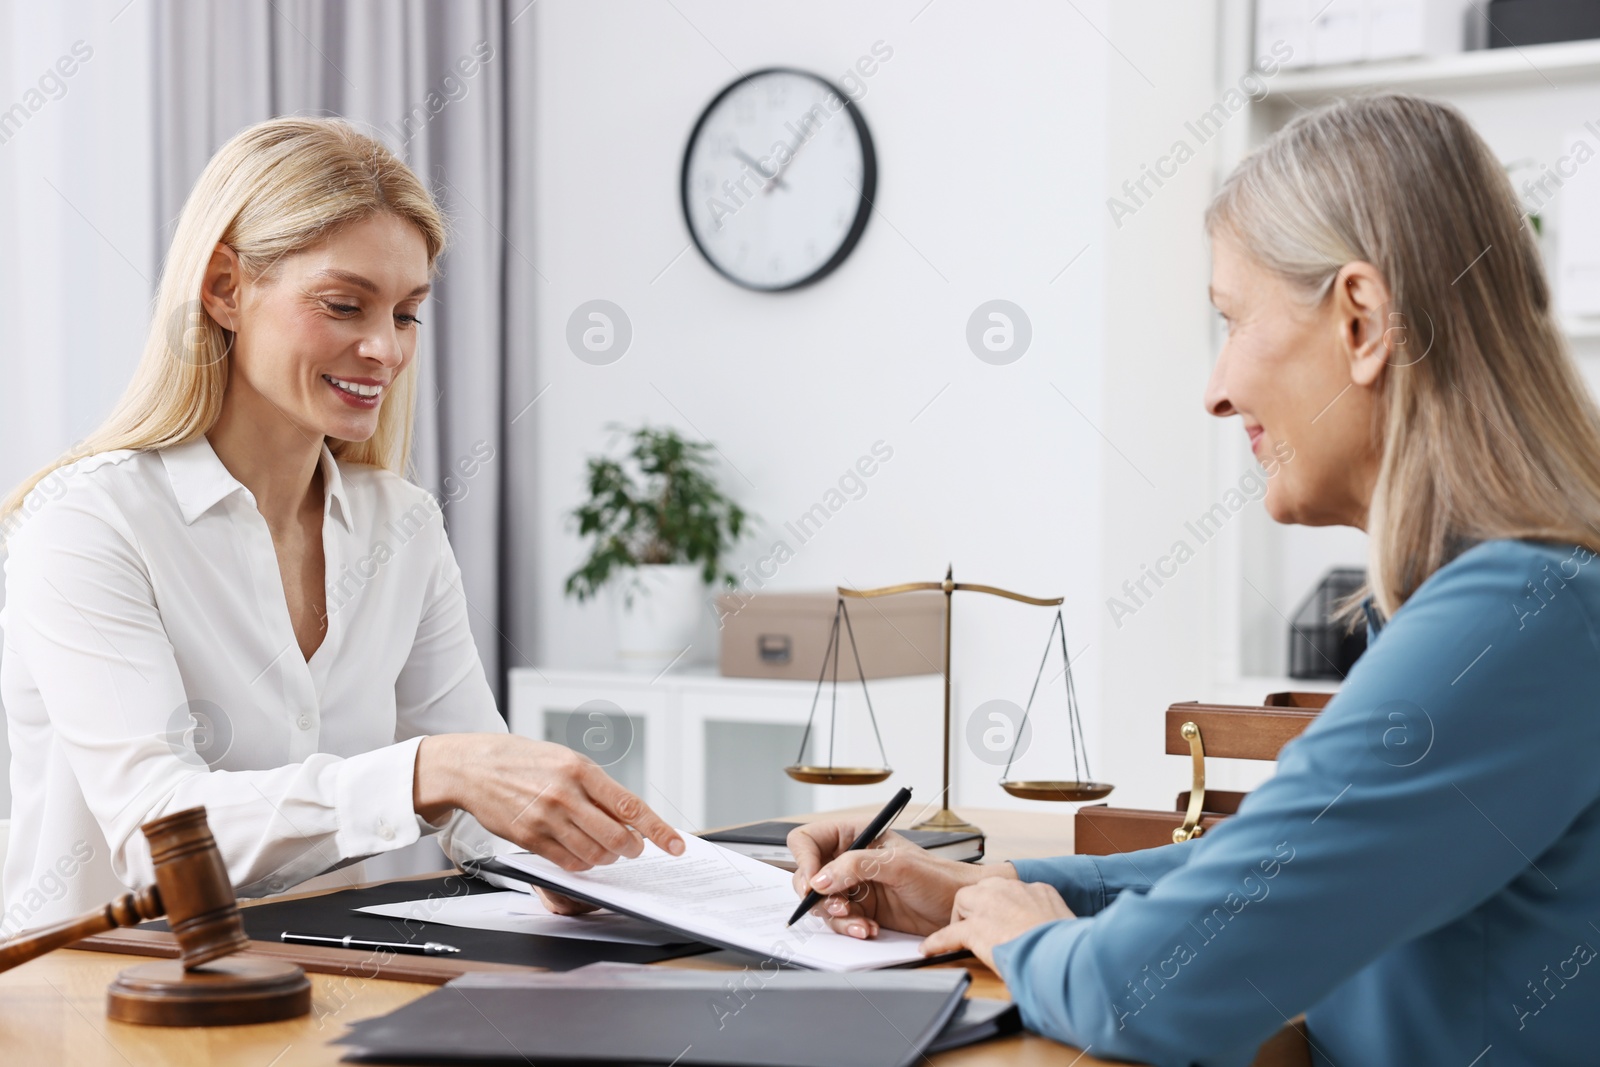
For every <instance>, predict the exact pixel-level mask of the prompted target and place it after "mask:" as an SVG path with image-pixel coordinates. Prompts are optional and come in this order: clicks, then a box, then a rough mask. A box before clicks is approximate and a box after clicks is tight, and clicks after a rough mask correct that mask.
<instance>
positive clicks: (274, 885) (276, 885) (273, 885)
mask: <svg viewBox="0 0 1600 1067" xmlns="http://www.w3.org/2000/svg"><path fill="white" fill-rule="evenodd" d="M267 888H268V889H270V890H272V891H273V892H274V893H281V892H283V883H282V882H269V883H267Z"/></svg>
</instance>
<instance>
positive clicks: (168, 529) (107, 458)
mask: <svg viewBox="0 0 1600 1067" xmlns="http://www.w3.org/2000/svg"><path fill="white" fill-rule="evenodd" d="M321 464H322V474H323V485H324V494H323V495H324V501H323V519H322V543H323V551H324V553H325V556H326V571H325V573H326V576H327V613H328V626H327V631H326V634H325V636H324V637H323V641H322V644H321V646H320V647H319V648H318V649H317V650H316V652H315V653H314V654H313V655H312V657H311V659H310V660H309V661H307V660H306V659H305V658H304V657H303V656H302V655H301V652H300V646H299V644H298V642H297V641H296V639H295V635H294V629H293V627H292V625H291V623H290V620H289V611H288V606H287V602H286V600H285V598H284V592H283V584H282V578H281V576H280V573H279V570H278V560H277V554H276V552H275V551H274V549H273V544H272V537H271V534H270V533H269V532H268V530H267V524H266V520H265V519H264V518H262V516H261V513H260V512H259V511H258V510H256V503H255V498H254V496H253V495H252V494H251V493H250V491H249V490H248V489H246V488H245V487H244V486H243V485H242V484H241V483H240V482H238V481H237V480H236V479H235V478H234V477H233V476H232V475H231V474H229V473H228V470H227V468H226V467H224V466H223V465H222V462H221V460H219V459H218V458H217V454H216V453H215V452H214V451H213V450H212V448H211V443H210V442H209V441H208V440H207V439H206V438H205V437H203V436H202V437H198V438H196V439H195V440H193V441H191V442H188V443H186V444H183V445H178V446H175V447H172V448H167V449H162V450H159V451H130V450H123V451H117V452H106V453H101V454H99V455H94V456H90V457H88V458H86V459H83V460H80V461H78V462H76V463H74V464H71V465H70V466H67V467H63V468H61V469H60V470H58V471H57V472H55V473H54V474H53V475H51V476H49V477H48V478H46V479H45V481H44V482H42V483H41V484H40V486H39V487H38V488H37V489H36V490H35V491H34V492H33V493H32V494H30V496H29V497H28V499H27V501H26V502H25V504H24V505H23V508H22V510H21V512H20V513H19V517H20V521H18V522H17V523H16V526H15V529H14V532H13V533H12V534H11V536H10V538H9V540H8V542H7V548H8V551H9V558H8V559H7V561H6V565H5V576H6V577H5V580H6V601H5V606H4V609H3V610H0V626H3V627H4V630H5V646H4V658H3V660H0V700H3V701H4V704H5V710H6V719H7V724H8V728H9V730H10V741H11V790H12V797H13V801H12V827H11V842H10V848H9V851H8V854H7V856H6V863H5V881H4V898H3V899H4V916H3V918H0V937H3V936H6V935H9V934H12V933H15V932H16V931H17V930H19V929H26V928H29V927H34V926H39V925H42V924H44V923H49V922H54V921H57V920H59V919H63V918H68V917H71V916H74V915H77V914H79V913H81V912H84V911H87V910H89V909H91V908H95V907H98V906H100V905H102V904H104V903H105V902H106V901H108V900H111V899H112V898H114V897H116V896H119V895H120V894H122V893H124V892H126V891H127V890H128V889H129V888H135V887H139V886H143V885H145V884H147V883H149V882H150V881H152V879H153V871H152V868H151V865H150V853H149V849H148V847H147V845H146V843H145V840H144V835H143V834H142V833H140V831H139V827H140V825H141V824H143V823H145V822H148V821H149V820H151V819H154V818H156V817H158V816H161V815H165V814H168V813H170V812H174V811H178V810H180V809H183V808H188V807H192V806H194V805H197V804H203V805H205V808H206V813H207V817H208V820H209V822H210V825H211V832H212V833H213V834H214V835H215V837H216V839H217V844H218V846H219V847H220V848H221V851H222V857H223V860H224V861H225V862H226V864H227V867H228V874H229V876H230V877H231V878H232V880H233V882H234V885H235V886H236V887H237V889H238V892H239V894H240V895H241V896H263V895H267V894H270V893H276V892H281V891H283V890H286V889H288V888H289V887H291V886H293V885H295V884H296V883H297V882H301V881H304V880H306V879H308V878H311V877H313V876H314V875H317V874H320V873H322V872H324V871H329V870H332V869H334V868H337V867H341V866H344V865H346V864H349V863H353V862H355V861H357V860H359V859H361V858H363V857H366V856H370V855H374V854H377V853H380V852H387V851H389V850H392V849H396V848H400V847H402V846H404V845H408V844H410V843H411V842H413V841H416V840H417V839H418V837H419V836H421V835H423V834H428V833H433V832H436V831H438V832H441V833H442V838H441V844H442V846H443V847H444V849H445V851H446V852H447V853H448V854H449V855H450V856H451V857H452V858H454V859H457V860H460V859H463V858H466V857H468V856H483V855H489V854H492V853H495V852H502V851H506V850H509V849H510V848H511V847H512V846H511V845H510V844H509V843H508V842H506V841H504V840H502V839H501V838H499V837H496V836H494V835H493V834H490V833H489V832H488V831H487V830H485V829H484V828H483V827H482V826H480V825H479V824H478V823H477V821H476V820H474V819H473V818H471V816H468V815H466V814H465V813H462V812H456V813H454V814H453V815H452V816H451V817H450V818H449V819H448V820H447V821H446V822H445V823H443V824H441V825H438V826H435V825H433V824H430V823H428V822H425V821H424V820H423V819H422V818H420V817H419V816H417V815H416V814H415V812H414V811H413V810H412V778H413V774H414V770H415V764H416V755H417V746H418V744H420V742H421V738H422V737H423V736H424V735H427V734H436V733H450V732H458V731H475V732H500V733H503V732H505V729H506V727H505V723H504V721H503V720H502V719H501V717H500V714H499V712H498V711H497V710H496V708H495V703H494V697H493V694H492V693H491V691H490V689H489V685H488V681H487V679H486V678H485V677H484V671H483V664H482V663H481V662H480V660H479V658H478V653H477V649H476V647H475V646H474V645H473V641H472V633H471V631H470V629H469V628H468V622H467V601H466V597H465V595H464V594H463V592H462V589H461V573H460V570H459V569H458V567H457V565H456V559H455V555H454V553H453V552H452V551H451V549H450V544H449V541H448V540H447V538H446V537H445V532H444V523H443V519H442V515H441V513H440V510H439V507H438V503H437V501H436V499H435V498H434V497H433V496H432V495H431V494H429V493H427V492H426V491H424V490H423V489H420V488H418V487H417V486H415V485H413V484H411V483H410V482H407V481H406V480H404V479H403V478H400V477H399V476H397V475H395V474H392V473H390V472H388V471H384V470H380V469H377V468H373V467H366V466H361V465H357V464H345V465H341V464H340V463H338V462H337V461H336V460H335V459H334V457H333V454H332V452H330V451H329V450H328V448H327V447H326V445H325V446H324V447H323V450H322V459H321ZM13 521H16V520H13Z"/></svg>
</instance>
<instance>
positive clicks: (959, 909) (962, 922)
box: [922, 879, 1076, 971]
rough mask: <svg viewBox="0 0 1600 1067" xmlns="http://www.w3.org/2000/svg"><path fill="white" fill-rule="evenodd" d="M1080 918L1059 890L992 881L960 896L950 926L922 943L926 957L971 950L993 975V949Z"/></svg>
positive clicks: (1036, 884) (961, 891)
mask: <svg viewBox="0 0 1600 1067" xmlns="http://www.w3.org/2000/svg"><path fill="white" fill-rule="evenodd" d="M1072 918H1076V916H1074V915H1073V914H1072V909H1070V908H1068V907H1067V902H1066V901H1064V900H1062V899H1061V894H1060V893H1058V892H1056V890H1055V887H1054V886H1049V885H1045V884H1044V883H1043V882H1021V881H1012V882H1003V881H1000V880H999V879H990V880H987V881H984V882H979V883H977V884H975V885H969V886H964V887H962V888H961V889H959V890H957V891H956V894H955V902H954V904H953V906H952V907H951V909H950V925H949V926H946V927H945V928H944V929H942V930H937V931H935V932H934V933H932V934H930V935H929V936H928V938H927V939H926V940H925V941H923V942H922V952H923V955H925V956H937V955H939V954H940V953H942V952H958V951H960V950H961V949H966V950H968V951H969V952H971V953H972V954H973V955H974V956H976V957H978V958H979V959H980V960H982V961H983V962H984V964H985V965H986V966H987V967H988V968H989V969H990V970H991V971H992V970H994V948H995V946H996V945H1003V944H1005V943H1006V942H1007V941H1010V940H1011V939H1012V938H1014V937H1020V936H1021V935H1022V934H1025V933H1027V932H1028V931H1029V930H1032V929H1033V928H1034V927H1035V926H1039V925H1041V924H1043V923H1048V922H1055V921H1056V920H1057V919H1072Z"/></svg>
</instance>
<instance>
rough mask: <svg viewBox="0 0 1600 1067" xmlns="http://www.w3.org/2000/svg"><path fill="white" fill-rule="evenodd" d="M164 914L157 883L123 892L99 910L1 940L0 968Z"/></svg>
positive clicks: (3, 969) (5, 969) (11, 966)
mask: <svg viewBox="0 0 1600 1067" xmlns="http://www.w3.org/2000/svg"><path fill="white" fill-rule="evenodd" d="M165 914H166V909H165V908H163V907H162V906H161V892H160V890H158V889H157V888H156V887H155V886H150V887H148V888H146V889H141V890H140V891H139V892H137V893H124V894H123V895H122V896H120V897H118V898H117V899H116V900H113V901H112V902H111V903H109V904H107V905H106V906H105V907H103V908H101V909H100V910H98V911H91V912H89V913H88V914H87V915H81V916H79V917H78V918H76V919H68V920H67V921H66V922H61V923H57V924H56V925H55V926H47V927H45V928H44V929H43V930H35V931H33V932H31V933H27V934H18V935H17V936H16V937H13V938H12V939H11V940H9V941H0V971H9V970H10V969H11V968H13V967H15V966H17V965H18V964H22V963H27V962H28V961H29V960H31V959H33V958H34V957H35V956H43V955H44V954H45V953H46V952H50V951H52V950H54V949H58V948H62V947H64V946H66V945H70V944H72V943H73V942H74V941H81V940H83V939H84V938H86V937H93V936H94V935H95V934H103V933H105V932H106V931H107V930H115V929H116V928H117V927H119V926H134V925H136V924H138V923H142V922H144V921H145V920H146V919H159V918H161V916H163V915H165Z"/></svg>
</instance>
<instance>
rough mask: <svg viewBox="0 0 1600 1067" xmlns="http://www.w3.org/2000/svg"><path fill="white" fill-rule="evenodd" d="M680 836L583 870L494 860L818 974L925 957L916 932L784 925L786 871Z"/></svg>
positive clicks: (791, 898)
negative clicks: (680, 847) (678, 848)
mask: <svg viewBox="0 0 1600 1067" xmlns="http://www.w3.org/2000/svg"><path fill="white" fill-rule="evenodd" d="M679 833H681V834H683V841H684V845H685V846H686V848H685V850H684V854H683V855H681V856H673V855H671V854H670V853H667V852H663V851H662V850H661V849H659V848H657V847H656V846H655V845H653V844H651V843H650V842H648V841H647V842H645V846H644V852H643V853H642V854H640V856H639V857H638V858H637V859H619V860H617V861H615V862H614V863H611V864H609V865H607V866H605V867H593V868H591V869H589V870H587V871H576V872H572V871H564V870H562V869H561V868H560V867H557V866H556V865H555V864H554V863H551V862H550V861H549V860H547V859H544V858H542V857H540V856H535V855H532V854H531V853H527V852H515V853H511V854H510V855H502V856H496V857H495V858H496V859H498V860H499V861H500V862H502V863H505V864H508V865H510V866H512V867H515V868H517V869H518V870H521V871H525V872H527V873H528V874H532V875H537V876H538V877H539V878H541V879H542V880H544V881H545V882H547V883H549V884H551V885H553V886H555V887H556V888H557V889H558V890H569V891H572V892H576V893H579V894H582V895H583V896H586V897H589V898H591V899H593V900H595V901H599V902H602V903H604V904H607V905H609V906H611V907H614V908H616V909H618V910H619V911H624V912H627V913H629V914H631V915H638V916H640V917H642V918H645V919H649V920H651V921H653V922H658V923H660V924H661V925H662V926H667V927H671V928H672V929H674V930H681V931H683V932H684V933H687V934H690V935H692V936H694V937H695V938H698V939H700V940H704V941H709V942H712V943H713V944H719V945H729V946H732V947H734V948H738V949H741V950H743V951H745V952H749V953H753V954H754V955H757V956H760V957H762V958H763V959H772V960H776V961H778V962H785V963H793V964H795V965H796V966H799V967H810V968H812V969H814V970H819V971H870V970H875V969H877V968H880V967H893V966H895V965H896V964H902V963H911V962H914V961H917V960H920V959H922V958H923V957H922V952H921V950H920V948H919V946H920V945H921V944H922V938H920V937H917V936H915V935H913V934H902V933H898V932H896V931H892V930H884V931H882V932H881V933H879V935H878V936H877V937H875V938H871V939H869V940H861V939H859V938H854V937H849V936H847V935H845V934H839V933H835V932H834V931H833V930H832V929H831V928H829V926H828V924H827V923H825V922H823V921H822V919H820V918H818V917H817V916H815V915H805V916H802V917H801V919H800V920H799V921H798V922H796V923H795V924H794V925H793V926H789V927H786V926H784V923H785V922H787V921H788V919H789V916H790V915H792V914H794V909H795V908H796V907H798V906H799V904H800V898H799V897H798V896H796V895H795V892H794V888H793V886H791V885H790V882H789V878H790V876H789V874H788V873H786V872H784V871H780V870H778V869H777V868H776V867H771V866H768V865H767V864H765V863H762V862H760V861H759V860H753V859H751V858H749V857H748V856H741V855H740V854H739V853H737V852H733V851H731V850H729V849H725V848H723V847H721V846H720V845H716V844H713V843H712V842H710V841H702V840H701V839H700V838H698V837H695V836H694V835H693V834H690V833H686V832H684V831H681V830H680V831H679Z"/></svg>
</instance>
